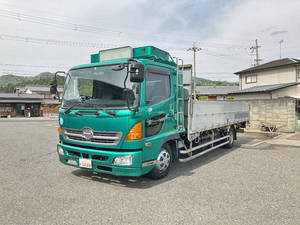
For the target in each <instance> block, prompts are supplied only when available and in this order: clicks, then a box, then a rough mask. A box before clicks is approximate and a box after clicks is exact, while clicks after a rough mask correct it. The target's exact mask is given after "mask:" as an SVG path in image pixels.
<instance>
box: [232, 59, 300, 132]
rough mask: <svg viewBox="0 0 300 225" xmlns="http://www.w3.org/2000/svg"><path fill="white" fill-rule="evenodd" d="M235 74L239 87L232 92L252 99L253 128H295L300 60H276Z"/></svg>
mask: <svg viewBox="0 0 300 225" xmlns="http://www.w3.org/2000/svg"><path fill="white" fill-rule="evenodd" d="M235 74H236V75H238V76H239V90H237V91H234V92H231V93H230V94H231V95H232V96H233V97H234V100H244V101H247V102H249V104H250V122H251V123H250V124H251V127H252V128H253V129H259V128H260V127H261V126H262V124H273V125H274V126H276V127H277V130H278V131H283V132H294V131H296V129H297V126H298V125H297V123H298V118H299V116H300V102H299V101H300V60H298V59H294V58H284V59H279V60H274V61H271V62H268V63H264V64H261V65H258V66H255V67H251V68H248V69H245V70H241V71H239V72H236V73H235Z"/></svg>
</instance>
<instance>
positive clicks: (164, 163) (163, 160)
mask: <svg viewBox="0 0 300 225" xmlns="http://www.w3.org/2000/svg"><path fill="white" fill-rule="evenodd" d="M170 161H171V157H170V154H169V152H168V151H167V150H166V149H163V150H162V151H161V152H160V153H159V155H158V157H157V160H156V166H157V168H158V169H159V170H160V171H162V170H166V169H167V168H168V167H169V165H170Z"/></svg>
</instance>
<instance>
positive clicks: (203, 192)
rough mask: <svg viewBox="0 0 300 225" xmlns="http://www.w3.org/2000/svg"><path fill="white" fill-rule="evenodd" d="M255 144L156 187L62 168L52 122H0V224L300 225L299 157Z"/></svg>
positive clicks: (216, 155) (204, 161)
mask: <svg viewBox="0 0 300 225" xmlns="http://www.w3.org/2000/svg"><path fill="white" fill-rule="evenodd" d="M252 139H253V138H252ZM252 139H251V137H250V138H249V137H248V139H247V137H245V135H244V136H243V138H242V139H241V140H240V141H239V142H237V145H236V147H234V148H233V149H232V150H227V149H217V150H215V151H213V152H211V153H208V154H207V155H205V156H203V157H201V158H198V159H195V160H193V161H191V162H189V163H185V164H183V163H177V164H175V165H174V166H173V168H172V171H171V173H170V174H169V176H168V177H167V178H165V179H162V180H159V181H153V180H150V179H148V178H145V177H141V178H127V177H114V176H110V175H105V174H96V173H92V172H88V171H84V170H80V169H75V168H72V167H67V166H64V165H63V164H61V163H60V162H59V161H58V157H57V155H56V142H57V131H56V122H53V121H45V122H38V121H37V122H34V121H30V122H29V121H28V122H23V121H19V122H18V123H16V122H7V121H4V122H3V121H1V120H0V224H205V225H208V224H222V225H223V224H230V225H233V224H238V225H241V224H251V225H252V224H255V225H257V224H264V225H265V224H270V225H271V224H272V225H274V224H280V225H284V224H293V225H295V224H300V163H299V162H300V149H297V148H285V149H282V148H279V147H274V146H270V145H268V146H263V147H261V148H255V149H254V148H251V149H246V148H243V147H241V146H239V145H240V144H241V143H245V142H249V141H251V140H252Z"/></svg>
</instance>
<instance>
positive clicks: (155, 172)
mask: <svg viewBox="0 0 300 225" xmlns="http://www.w3.org/2000/svg"><path fill="white" fill-rule="evenodd" d="M171 164H172V151H171V147H170V146H169V145H168V144H164V145H163V146H162V147H161V149H160V151H159V154H158V157H157V159H156V164H155V167H154V168H153V169H152V170H151V172H150V173H149V174H148V175H149V176H150V177H151V178H152V179H155V180H157V179H161V178H163V177H165V176H167V175H168V173H169V170H170V167H171Z"/></svg>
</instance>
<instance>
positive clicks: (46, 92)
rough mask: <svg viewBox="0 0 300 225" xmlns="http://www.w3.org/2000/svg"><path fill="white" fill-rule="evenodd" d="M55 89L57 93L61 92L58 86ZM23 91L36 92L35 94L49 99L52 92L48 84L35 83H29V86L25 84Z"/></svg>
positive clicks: (27, 92) (60, 93)
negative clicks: (37, 84)
mask: <svg viewBox="0 0 300 225" xmlns="http://www.w3.org/2000/svg"><path fill="white" fill-rule="evenodd" d="M57 91H58V93H59V95H60V96H61V95H62V92H63V88H61V87H58V88H57ZM23 92H24V93H26V94H37V95H43V96H44V98H47V99H50V98H53V96H52V94H51V93H50V87H49V86H42V85H39V86H36V85H31V86H29V85H28V86H25V88H24V90H23Z"/></svg>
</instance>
